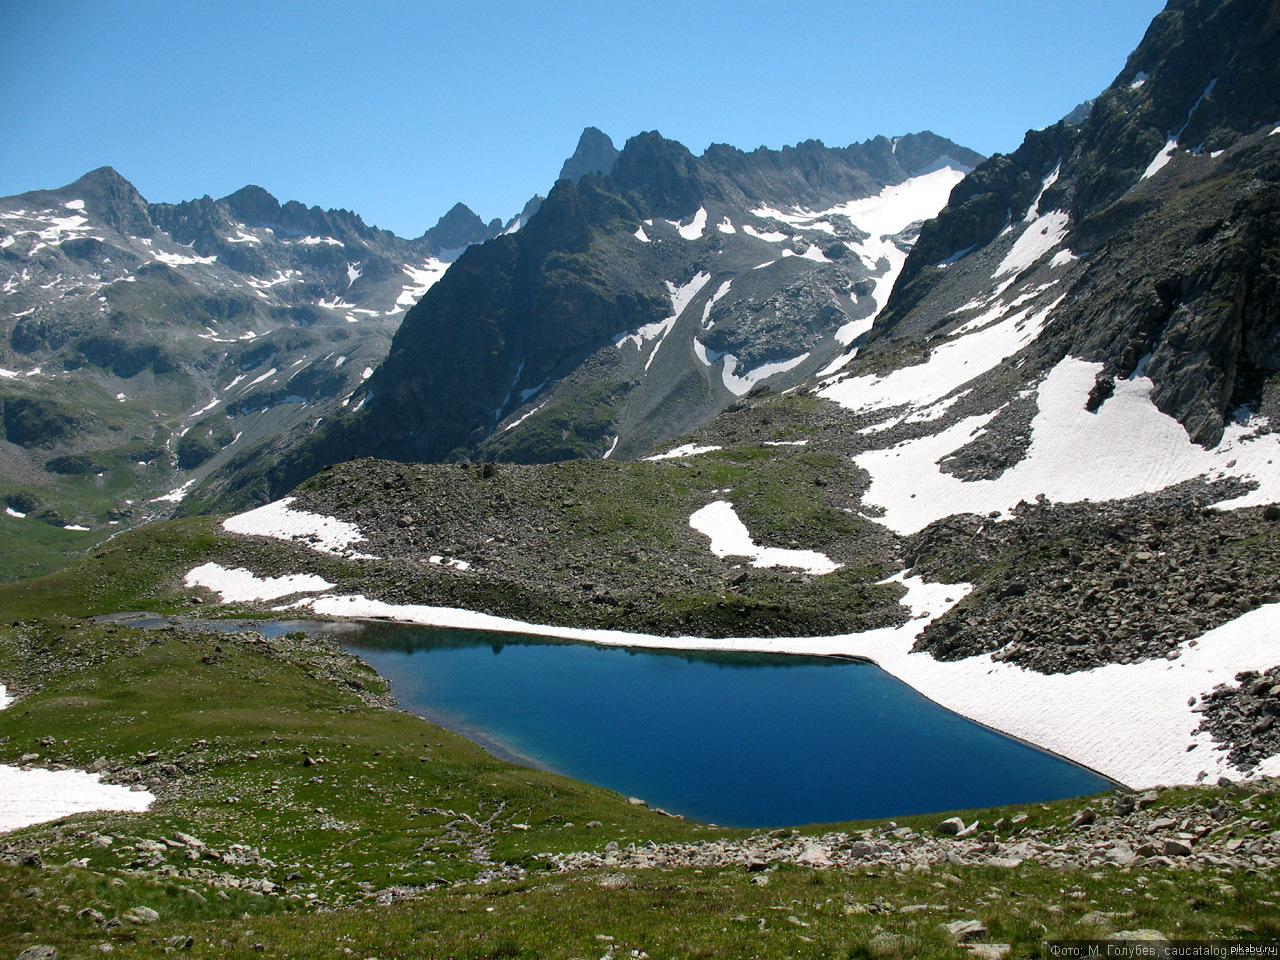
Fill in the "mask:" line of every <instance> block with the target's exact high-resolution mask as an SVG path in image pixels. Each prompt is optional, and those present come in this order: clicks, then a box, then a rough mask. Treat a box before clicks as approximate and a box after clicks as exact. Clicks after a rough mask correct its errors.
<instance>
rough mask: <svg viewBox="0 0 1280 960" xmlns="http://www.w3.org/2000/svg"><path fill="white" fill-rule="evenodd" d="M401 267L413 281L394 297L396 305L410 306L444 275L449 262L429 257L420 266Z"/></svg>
mask: <svg viewBox="0 0 1280 960" xmlns="http://www.w3.org/2000/svg"><path fill="white" fill-rule="evenodd" d="M401 269H402V270H403V271H404V273H405V275H406V276H408V278H409V279H410V280H412V281H413V283H412V284H410V285H408V286H406V287H405V288H404V290H402V291H401V293H400V296H398V297H396V306H397V307H411V306H413V305H414V304H415V303H417V302H418V301H419V300H420V299H422V295H423V294H425V293H426V292H427V291H428V290H430V289H431V288H432V287H433V286H435V285H436V281H438V280H439V279H440V278H441V277H443V276H444V274H445V271H446V270H448V269H449V264H447V263H445V262H444V261H443V260H437V259H436V258H435V257H431V258H429V259H428V260H427V261H426V263H424V264H423V265H422V266H421V267H410V266H404V267H401ZM392 312H394V311H392Z"/></svg>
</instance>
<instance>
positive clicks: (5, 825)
mask: <svg viewBox="0 0 1280 960" xmlns="http://www.w3.org/2000/svg"><path fill="white" fill-rule="evenodd" d="M12 702H13V701H12V700H11V699H10V698H9V695H8V691H7V690H6V689H5V686H4V684H2V683H0V710H3V709H4V708H5V707H7V706H9V704H10V703H12ZM154 800H155V795H154V794H152V793H150V792H148V791H146V790H132V789H130V788H129V787H124V786H120V785H118V784H114V783H103V782H102V775H101V774H97V773H86V772H85V771H83V770H43V769H40V768H38V767H34V768H32V769H29V770H23V769H22V768H20V767H13V766H9V765H7V764H0V833H7V832H8V831H10V830H18V829H20V828H22V827H29V826H32V825H33V824H37V823H45V822H47V821H49V820H60V819H61V818H63V817H69V816H71V815H72V814H75V813H89V812H91V811H94V810H124V811H128V812H134V813H141V812H142V811H143V810H146V809H147V807H149V806H150V805H151V803H152V801H154Z"/></svg>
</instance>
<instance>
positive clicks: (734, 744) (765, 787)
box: [337, 624, 1112, 827]
mask: <svg viewBox="0 0 1280 960" xmlns="http://www.w3.org/2000/svg"><path fill="white" fill-rule="evenodd" d="M337 639H339V640H340V642H342V643H343V644H344V646H345V647H346V648H347V649H348V650H350V651H352V652H353V653H356V654H358V655H359V656H361V657H363V658H364V659H365V660H367V661H368V662H369V663H370V664H371V665H372V666H373V667H374V668H375V669H376V670H377V671H378V672H379V673H380V674H382V676H384V677H386V678H387V679H388V680H389V681H390V682H391V685H392V692H393V693H394V694H395V696H396V697H397V698H398V699H399V701H400V705H401V707H403V708H404V709H406V710H409V711H411V712H413V713H416V714H418V715H419V716H422V717H425V718H427V719H429V720H431V721H433V722H435V723H438V724H440V725H441V726H444V727H448V728H450V729H452V730H456V731H458V732H460V733H462V734H465V735H466V736H468V737H470V738H472V739H473V740H476V741H478V742H480V743H482V744H483V745H484V746H485V747H487V748H488V749H489V750H491V751H492V752H493V753H495V754H497V755H499V756H502V757H505V758H506V759H510V760H515V761H517V762H520V763H524V764H527V765H530V766H536V767H541V768H543V769H547V770H553V771H556V772H558V773H562V774H565V775H567V776H570V777H573V778H575V779H578V780H585V781H587V782H589V783H594V784H599V785H601V786H605V787H609V788H610V789H613V790H616V791H618V792H619V793H621V794H623V795H625V796H631V797H639V798H641V799H643V800H645V801H646V802H648V803H649V804H650V805H651V806H655V807H660V808H662V809H664V810H668V811H670V812H672V813H678V814H680V815H682V816H685V817H689V818H691V819H695V820H701V821H705V822H709V823H716V824H720V825H723V826H744V827H772V826H783V825H801V824H807V823H820V822H832V821H838V820H853V819H862V818H872V817H885V816H891V815H905V814H910V813H925V812H930V811H944V810H955V809H962V808H967V807H984V806H995V805H999V804H1008V803H1028V802H1034V801H1044V800H1050V799H1057V798H1060V797H1069V796H1078V795H1081V794H1086V793H1094V792H1097V791H1100V790H1106V789H1108V788H1109V787H1111V786H1112V783H1111V782H1110V781H1109V780H1107V779H1106V778H1104V777H1102V776H1100V775H1098V774H1096V773H1094V772H1092V771H1090V770H1087V769H1085V768H1083V767H1080V766H1077V765H1075V764H1073V763H1070V762H1068V761H1066V760H1063V759H1061V758H1060V757H1056V756H1054V755H1052V754H1049V753H1045V752H1044V751H1042V750H1038V749H1036V748H1035V747H1032V746H1029V745H1028V744H1025V743H1022V742H1020V741H1018V740H1013V739H1011V738H1009V737H1006V736H1003V735H1002V734H999V733H996V732H995V731H992V730H990V729H988V728H986V727H983V726H981V725H980V724H977V723H973V722H972V721H970V720H966V719H965V718H963V717H961V716H958V715H957V714H954V713H952V712H950V711H949V710H945V709H943V708H942V707H940V706H938V705H937V704H935V703H934V702H933V701H931V700H928V699H927V698H925V697H923V696H921V695H920V694H918V693H916V692H915V691H914V690H913V689H912V688H911V687H909V686H907V685H906V684H904V683H902V682H901V681H899V680H897V679H895V678H894V677H892V676H890V675H889V674H887V673H885V672H884V671H883V670H881V669H880V668H879V667H876V666H874V665H872V664H867V663H856V662H850V661H842V660H836V659H831V658H824V657H799V656H786V657H783V656H776V655H763V654H733V653H690V652H675V651H654V650H637V649H631V648H619V647H597V646H590V645H587V644H579V643H566V642H558V641H553V640H545V639H542V638H534V637H527V636H524V635H521V634H497V633H484V632H478V631H460V630H445V629H436V628H427V627H407V626H400V625H391V624H369V625H367V626H365V627H364V628H363V629H362V630H359V631H358V632H343V633H342V634H341V635H340V636H339V637H338V638H337Z"/></svg>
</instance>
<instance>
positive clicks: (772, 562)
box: [689, 500, 843, 575]
mask: <svg viewBox="0 0 1280 960" xmlns="http://www.w3.org/2000/svg"><path fill="white" fill-rule="evenodd" d="M689 526H691V527H693V529H695V530H697V531H698V532H699V533H701V534H703V535H704V536H706V537H708V538H709V539H710V540H711V552H712V553H714V554H715V555H716V556H717V557H744V558H746V559H748V560H750V561H751V565H752V566H753V567H790V568H794V569H797V570H803V571H804V572H805V573H814V574H819V575H820V574H824V573H832V572H833V571H836V570H839V569H840V567H841V566H843V564H839V563H836V562H834V561H833V560H832V559H831V558H830V557H828V556H827V555H826V554H822V553H818V552H817V551H816V550H784V549H782V548H781V547H762V546H759V545H758V544H756V543H755V542H753V541H752V539H751V532H750V531H749V530H747V528H746V525H745V524H743V522H742V521H741V520H739V519H738V514H737V513H736V512H735V511H734V509H733V504H732V503H729V502H728V501H727V500H716V501H714V502H712V503H709V504H707V505H706V506H705V507H703V508H702V509H701V510H696V511H694V513H693V515H692V516H691V517H689Z"/></svg>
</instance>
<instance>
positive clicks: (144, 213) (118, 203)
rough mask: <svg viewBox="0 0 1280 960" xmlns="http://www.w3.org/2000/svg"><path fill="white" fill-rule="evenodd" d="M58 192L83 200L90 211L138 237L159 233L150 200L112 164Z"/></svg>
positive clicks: (87, 211)
mask: <svg viewBox="0 0 1280 960" xmlns="http://www.w3.org/2000/svg"><path fill="white" fill-rule="evenodd" d="M54 192H55V193H56V194H57V195H58V196H59V197H61V198H63V199H64V200H65V201H70V200H83V201H84V207H85V212H86V213H88V214H89V215H90V216H91V217H93V218H94V219H95V220H97V221H99V222H101V223H105V224H106V225H108V226H110V227H112V228H113V229H115V230H119V231H120V232H121V233H124V234H128V235H129V236H134V237H150V236H151V235H152V234H153V233H155V224H153V223H152V222H151V217H150V215H149V214H148V209H147V201H146V200H144V199H143V198H142V194H140V193H139V192H138V190H137V188H136V187H135V186H134V185H133V184H132V183H130V182H129V181H128V180H126V179H125V178H124V177H122V176H120V174H119V173H117V172H116V171H115V169H113V168H112V167H99V168H98V169H97V170H91V171H90V172H89V173H86V174H85V175H84V176H83V177H81V178H80V179H79V180H77V181H75V182H74V183H70V184H68V185H67V186H65V187H63V188H62V189H61V190H57V191H54Z"/></svg>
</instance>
